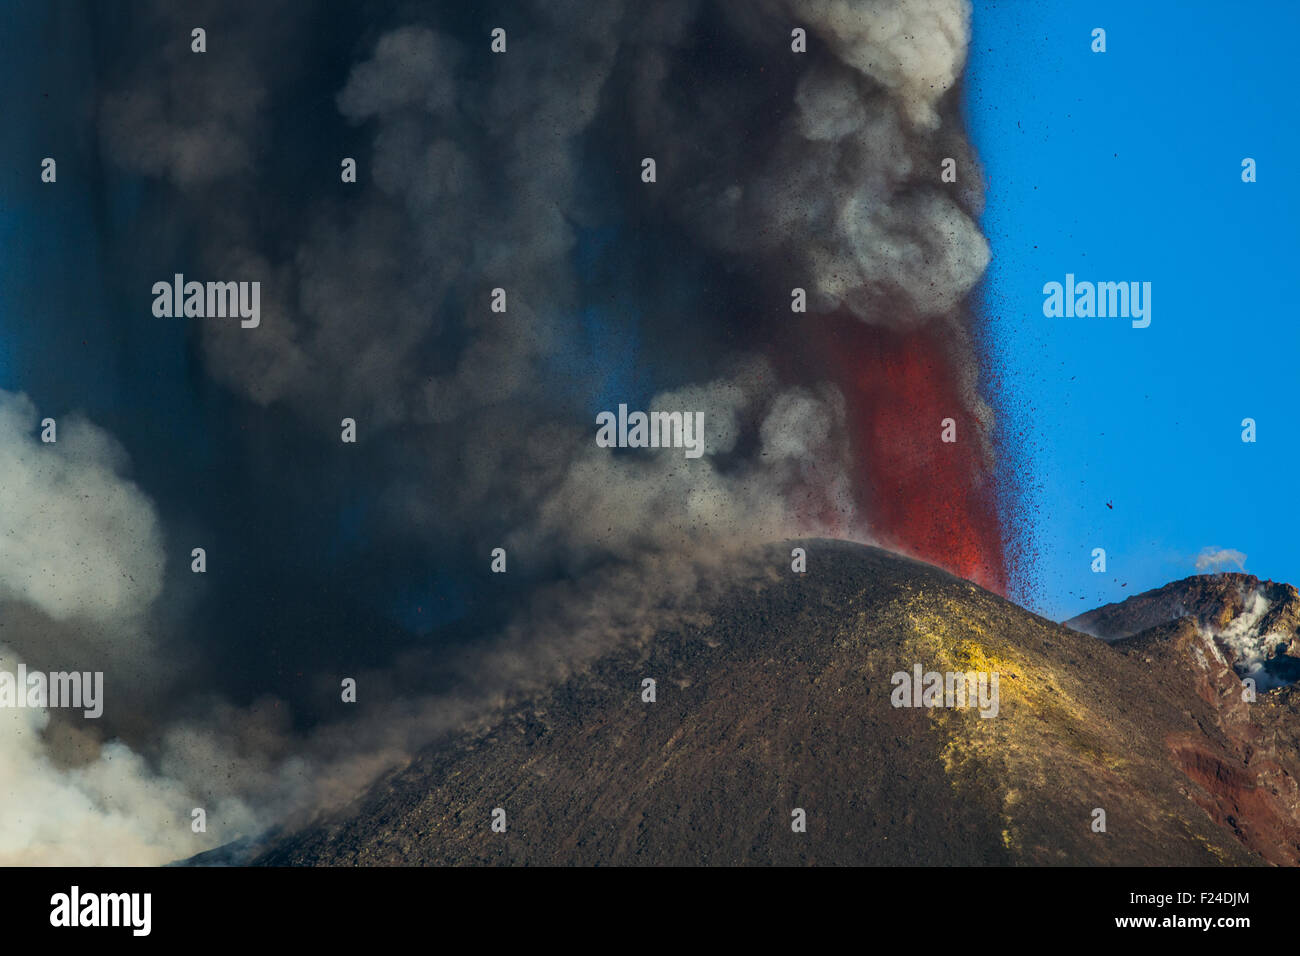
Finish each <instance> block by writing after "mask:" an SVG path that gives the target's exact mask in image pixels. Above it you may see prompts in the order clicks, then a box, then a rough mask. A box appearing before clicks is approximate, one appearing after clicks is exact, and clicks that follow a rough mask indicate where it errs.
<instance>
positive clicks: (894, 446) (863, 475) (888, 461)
mask: <svg viewBox="0 0 1300 956" xmlns="http://www.w3.org/2000/svg"><path fill="white" fill-rule="evenodd" d="M819 326H820V330H819V331H818V332H817V333H815V334H817V335H818V336H819V337H820V338H821V339H822V347H823V349H824V351H825V355H826V362H827V364H828V365H829V367H830V368H831V369H832V371H833V373H834V376H835V380H836V383H837V384H838V385H839V387H840V389H841V390H842V391H843V393H844V398H845V402H846V404H847V408H848V415H849V427H850V429H851V433H852V439H853V442H854V445H855V447H854V458H855V461H857V462H858V463H859V468H858V473H857V474H856V475H855V476H854V477H855V479H856V482H855V484H856V488H857V492H858V496H859V501H860V504H861V506H862V508H863V509H864V511H865V512H866V513H867V515H868V516H869V520H870V521H871V529H872V532H873V533H874V535H875V536H876V537H877V538H878V539H879V540H880V541H881V542H882V543H883V544H886V545H888V546H892V547H894V548H896V549H898V550H899V551H902V552H905V553H908V554H912V555H914V556H915V557H918V558H920V559H922V560H923V561H928V562H930V563H931V564H937V565H939V566H940V567H943V568H946V569H948V570H949V571H951V572H952V573H954V574H957V575H960V576H961V577H964V578H967V579H969V580H971V581H974V582H975V583H977V584H979V585H982V586H983V587H986V588H988V589H989V590H991V591H996V592H997V593H999V594H1005V592H1006V583H1007V568H1006V557H1005V551H1004V548H1003V542H1002V532H1001V526H1000V523H999V520H998V510H997V499H996V495H995V493H994V488H993V486H992V476H991V474H990V473H989V470H988V467H987V465H986V463H985V452H984V449H985V447H986V445H987V438H986V436H985V435H984V434H983V427H982V425H981V424H980V422H979V421H978V420H977V419H976V418H975V417H974V415H973V414H972V413H971V410H970V409H968V408H967V407H966V406H965V404H964V402H963V400H962V397H961V389H960V381H961V379H960V376H959V374H958V369H956V368H955V367H953V364H952V360H951V358H950V357H949V356H950V352H949V350H948V349H946V348H945V347H944V345H943V343H942V342H941V340H940V334H941V333H939V332H938V331H936V330H926V329H917V330H912V331H907V332H899V331H894V330H889V329H884V328H880V327H878V326H870V325H866V324H864V323H862V322H860V321H858V320H857V319H854V318H851V317H847V316H844V317H840V316H837V317H834V318H832V319H831V320H830V321H826V320H825V319H824V318H823V320H822V321H821V322H820V323H819ZM945 418H951V419H953V420H954V421H955V422H956V438H957V440H956V441H955V442H951V443H948V442H943V441H941V440H940V435H941V432H942V424H941V423H942V422H943V420H944V419H945Z"/></svg>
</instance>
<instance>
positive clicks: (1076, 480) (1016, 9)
mask: <svg viewBox="0 0 1300 956" xmlns="http://www.w3.org/2000/svg"><path fill="white" fill-rule="evenodd" d="M975 8H976V9H975V18H974V37H973V42H972V47H971V62H970V81H969V89H968V92H967V109H968V116H969V121H970V124H971V132H972V136H973V138H974V141H975V145H976V148H977V150H978V152H979V155H980V158H981V161H982V162H983V164H984V176H985V180H986V183H987V185H988V204H987V208H986V212H985V217H984V227H985V230H986V232H987V234H988V236H989V240H990V243H991V244H992V248H993V257H994V258H993V262H992V265H991V267H990V269H989V272H988V275H987V278H986V282H985V286H984V289H983V290H982V296H983V299H984V306H985V308H986V310H987V317H988V318H987V321H988V322H989V323H990V332H991V338H992V347H993V353H994V354H993V364H994V366H995V367H996V368H997V369H998V375H999V378H1000V387H999V390H998V392H997V393H996V394H995V395H994V398H995V400H996V402H997V405H998V410H999V412H1000V423H1001V424H1000V427H1001V428H1002V429H1003V436H1004V437H1005V438H1006V439H1008V441H1007V442H1006V443H1005V445H1004V457H1003V460H1002V463H1003V466H1004V468H1005V469H1006V470H1007V472H1006V473H1007V474H1008V475H1013V474H1014V475H1019V476H1022V478H1021V482H1022V485H1023V489H1024V493H1023V495H1022V498H1021V504H1022V508H1023V510H1022V514H1023V515H1024V517H1025V519H1026V528H1025V531H1024V533H1023V535H1022V537H1021V544H1022V546H1023V547H1024V549H1025V552H1026V554H1027V556H1028V560H1029V561H1030V562H1031V568H1032V571H1031V576H1030V579H1029V580H1028V582H1027V588H1026V590H1025V591H1024V592H1022V593H1021V594H1019V595H1018V596H1019V597H1020V598H1022V599H1025V600H1026V602H1027V603H1028V604H1029V605H1030V606H1031V607H1033V608H1034V609H1035V610H1038V611H1040V612H1041V613H1044V614H1046V615H1048V616H1051V617H1057V618H1060V617H1065V616H1070V615H1073V614H1075V613H1079V612H1080V611H1083V610H1085V609H1087V608H1090V607H1092V606H1094V605H1096V604H1099V603H1104V602H1106V601H1112V600H1120V599H1122V598H1123V597H1125V596H1127V595H1130V594H1134V593H1136V592H1139V591H1142V590H1145V589H1148V588H1152V587H1157V586H1159V585H1161V584H1164V583H1167V582H1168V581H1170V580H1174V579H1177V578H1180V577H1183V576H1186V575H1188V574H1192V573H1195V556H1196V555H1197V554H1198V552H1200V551H1201V549H1202V548H1206V547H1216V546H1217V547H1220V548H1231V549H1236V550H1238V551H1241V552H1244V553H1245V554H1246V556H1247V558H1246V569H1247V570H1248V571H1250V572H1252V573H1254V574H1258V575H1259V576H1260V577H1271V578H1273V579H1275V580H1286V581H1289V582H1291V583H1296V584H1300V546H1298V541H1297V539H1298V538H1300V535H1298V534H1297V532H1298V531H1300V527H1297V525H1298V524H1300V521H1298V519H1297V512H1296V510H1295V507H1294V504H1293V501H1292V497H1293V488H1294V487H1295V478H1296V475H1297V474H1298V473H1300V443H1298V442H1297V440H1296V426H1295V422H1296V416H1297V412H1298V411H1300V409H1298V408H1297V405H1298V404H1300V403H1298V402H1297V384H1298V383H1300V376H1297V373H1296V363H1297V359H1298V358H1300V327H1298V326H1297V317H1296V315H1295V313H1294V311H1293V310H1292V308H1291V299H1290V298H1289V294H1290V291H1289V287H1290V285H1291V283H1292V281H1293V280H1292V275H1293V274H1294V270H1295V265H1296V254H1297V245H1298V243H1297V232H1296V218H1297V212H1298V207H1300V179H1298V178H1297V170H1296V168H1295V159H1296V157H1297V155H1300V135H1298V134H1297V128H1296V122H1295V119H1294V117H1295V108H1294V102H1293V101H1292V99H1291V97H1292V95H1293V93H1292V90H1293V78H1292V76H1291V73H1292V58H1293V56H1294V54H1293V49H1292V48H1293V45H1294V37H1295V35H1296V31H1297V27H1300V4H1293V3H1272V4H1268V3H1266V4H1262V5H1261V4H1253V5H1251V6H1249V7H1243V8H1240V10H1239V12H1230V8H1227V7H1224V6H1223V5H1222V4H1214V3H1211V2H1187V0H1180V2H1178V3H1172V2H1159V3H1143V4H1134V3H1132V2H1129V0H1122V2H1100V3H1090V4H1088V5H1087V9H1084V8H1083V6H1082V5H1078V4H1068V5H1067V4H1065V3H1046V4H1037V3H1028V2H1011V3H995V2H987V0H976V3H975ZM1096 27H1102V28H1104V29H1105V30H1106V39H1107V52H1105V53H1093V52H1092V51H1091V49H1090V46H1091V34H1092V30H1093V29H1094V28H1096ZM1245 157H1251V158H1253V159H1255V160H1256V161H1257V163H1258V181H1257V182H1256V183H1253V184H1245V183H1243V182H1242V181H1241V161H1242V159H1243V158H1245ZM1067 272H1073V273H1074V274H1075V275H1076V277H1077V278H1078V279H1080V280H1082V279H1090V280H1100V281H1108V280H1114V281H1120V280H1129V281H1132V280H1141V281H1149V282H1151V283H1152V284H1153V289H1152V322H1151V325H1150V327H1149V328H1146V329H1134V328H1132V327H1131V326H1130V323H1129V322H1128V321H1126V320H1123V319H1098V318H1046V317H1044V315H1043V311H1042V305H1043V293H1042V287H1043V284H1044V283H1046V282H1049V281H1053V280H1055V281H1058V282H1061V281H1064V277H1065V274H1066V273H1067ZM1246 417H1251V418H1254V419H1255V420H1256V421H1257V422H1258V441H1257V442H1256V443H1255V444H1245V443H1243V442H1242V440H1241V431H1242V429H1241V424H1240V423H1241V421H1242V419H1243V418H1246ZM1021 435H1022V436H1023V437H1021V438H1017V436H1021ZM1108 503H1109V504H1110V505H1112V506H1113V507H1107V504H1108ZM1095 547H1101V548H1105V549H1106V553H1107V564H1108V568H1107V573H1104V574H1096V573H1093V572H1092V571H1091V570H1090V563H1091V552H1092V549H1093V548H1095ZM1123 584H1127V587H1122V586H1121V585H1123Z"/></svg>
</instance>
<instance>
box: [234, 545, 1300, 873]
mask: <svg viewBox="0 0 1300 956" xmlns="http://www.w3.org/2000/svg"><path fill="white" fill-rule="evenodd" d="M806 547H807V548H808V553H809V556H808V571H807V573H805V574H795V573H792V572H791V571H790V566H789V553H790V548H789V546H788V545H786V546H774V547H772V548H770V549H769V550H768V551H767V552H766V553H764V554H763V555H761V558H762V560H763V561H765V562H766V564H767V565H768V566H770V569H771V570H770V573H768V574H767V575H766V576H765V577H763V578H762V579H761V580H759V581H758V582H757V583H754V582H753V580H751V579H747V580H745V581H744V582H742V583H738V584H736V585H735V586H734V587H733V588H731V589H730V591H729V593H728V595H727V596H726V597H725V598H723V599H721V600H719V601H717V602H716V604H715V605H714V606H712V607H710V608H708V612H709V616H708V621H709V623H707V624H705V625H700V626H695V627H691V628H688V629H678V630H664V631H661V632H659V633H658V634H657V635H656V636H655V638H654V639H653V640H652V641H650V642H649V643H648V644H646V645H644V646H643V647H639V648H636V649H626V650H623V651H619V652H614V653H610V654H609V655H608V656H606V657H604V658H602V659H601V660H599V661H598V662H597V663H596V664H595V665H594V666H593V667H591V668H590V669H588V670H586V671H585V672H583V673H581V674H578V675H576V676H574V677H572V678H570V679H569V680H568V681H566V682H565V683H563V684H560V685H558V686H556V687H554V688H552V689H551V690H549V691H548V692H546V693H544V694H542V695H540V696H536V697H534V698H532V699H530V700H526V701H522V702H520V703H519V704H518V705H517V706H515V707H514V708H513V709H511V710H509V711H508V712H507V713H506V714H505V716H504V717H503V718H502V719H501V720H499V721H498V722H497V723H496V724H495V726H493V727H492V728H491V729H490V730H489V731H487V732H485V733H478V734H466V735H463V736H461V737H460V738H459V739H455V740H453V741H451V742H449V743H443V744H439V745H437V746H433V747H430V748H428V749H427V750H425V751H424V752H422V753H419V754H418V755H416V756H415V757H414V759H412V760H411V761H410V763H409V764H408V765H406V766H404V767H402V768H400V769H398V770H395V771H393V772H391V773H389V774H388V775H387V776H385V777H384V778H382V779H380V780H379V781H377V782H376V783H375V784H374V785H373V786H372V787H371V788H370V789H369V790H368V791H367V792H366V793H364V794H363V795H362V796H361V797H360V798H358V799H357V800H356V801H355V802H354V803H353V804H352V805H351V806H349V807H347V808H346V809H345V810H343V811H341V812H338V813H335V814H332V815H329V816H327V817H325V818H323V819H319V820H317V821H315V822H314V823H313V824H311V825H310V826H308V827H306V828H305V829H302V830H300V831H299V832H296V833H292V834H289V835H286V836H283V837H281V838H280V839H278V840H277V841H275V842H274V843H273V844H272V845H271V847H270V849H269V850H267V851H266V852H265V853H263V854H262V855H261V857H260V858H259V859H258V861H257V862H260V863H262V864H270V865H302V864H305V865H350V864H363V865H375V864H378V865H383V864H534V865H554V864H560V865H567V864H650V865H655V864H687V865H689V864H714V865H718V864H723V865H732V864H793V865H803V864H956V865H968V864H1137V865H1161V864H1172V865H1185V864H1219V863H1226V864H1249V863H1264V862H1274V863H1295V862H1296V860H1297V858H1300V836H1298V835H1297V828H1296V799H1295V791H1296V787H1295V783H1294V780H1295V775H1296V767H1295V763H1296V757H1295V754H1296V749H1295V739H1296V735H1297V732H1296V730H1295V728H1297V726H1298V725H1300V724H1298V722H1297V721H1296V720H1295V719H1294V703H1293V702H1292V699H1291V698H1292V696H1294V695H1292V694H1291V693H1290V692H1289V691H1287V690H1282V691H1276V692H1273V693H1271V694H1266V695H1263V696H1262V697H1261V699H1260V700H1259V701H1257V702H1255V703H1253V704H1248V703H1245V702H1244V701H1242V699H1241V685H1240V681H1239V680H1238V679H1237V677H1236V675H1235V674H1234V673H1233V671H1232V669H1231V668H1230V667H1228V666H1227V664H1226V663H1224V662H1223V661H1222V660H1221V659H1219V658H1216V656H1215V653H1214V648H1213V646H1212V645H1209V644H1206V643H1205V642H1204V640H1203V636H1202V634H1201V632H1200V631H1199V630H1198V628H1196V627H1195V626H1191V625H1189V624H1186V623H1182V624H1179V623H1177V622H1175V623H1174V624H1168V623H1167V622H1164V626H1165V630H1164V631H1159V632H1152V633H1150V634H1147V635H1144V637H1143V638H1142V639H1140V640H1134V641H1129V642H1121V643H1120V644H1117V645H1114V646H1112V645H1109V644H1107V643H1104V642H1102V641H1099V640H1097V639H1096V638H1094V637H1090V636H1088V635H1085V634H1081V633H1078V632H1076V631H1074V630H1071V629H1069V628H1066V627H1063V626H1061V625H1059V624H1055V623H1053V622H1051V621H1048V620H1045V619H1043V618H1041V617H1038V616H1036V615H1034V614H1031V613H1029V612H1028V611H1025V610H1023V609H1022V608H1020V607H1017V606H1016V605H1014V604H1012V603H1010V602H1008V601H1006V600H1003V599H1002V598H1000V597H997V596H996V595H993V594H991V593H989V592H987V591H984V590H982V589H980V588H979V587H976V586H975V585H973V584H971V583H969V582H967V581H963V580H961V579H958V578H956V577H953V576H951V575H949V574H947V573H945V572H943V571H941V570H939V569H937V568H934V567H931V566H929V565H925V564H921V563H918V562H915V561H911V560H908V559H905V558H901V557H898V556H897V555H894V554H890V553H888V552H885V551H881V550H878V549H874V548H868V547H862V546H858V545H852V544H846V543H842V542H832V541H813V542H808V543H807V544H806ZM1103 610H1104V609H1103ZM1147 630H1149V628H1147ZM1198 655H1199V662H1198ZM914 664H921V665H922V666H923V667H924V669H925V670H927V671H930V670H938V671H963V672H965V671H996V672H997V673H998V674H999V698H1000V700H999V704H1000V708H999V713H998V715H997V716H996V717H993V718H981V717H980V716H979V714H978V712H977V711H975V710H973V709H945V708H933V709H926V708H897V707H894V706H892V704H891V701H890V692H891V690H892V687H891V675H893V674H894V673H895V672H897V671H910V670H911V669H912V667H913V665H914ZM646 677H653V678H654V679H655V680H656V681H657V694H658V700H657V702H655V703H643V702H642V700H641V697H640V686H641V681H642V679H643V678H646ZM1288 748H1289V750H1288ZM496 807H501V808H504V809H505V811H506V814H507V822H508V827H509V828H508V832H506V833H494V832H492V829H491V827H490V822H491V818H492V812H493V809H494V808H496ZM795 808H802V809H803V810H805V811H806V813H807V832H806V833H794V832H792V831H791V825H790V822H791V811H792V810H794V809H795ZM1094 808H1101V809H1103V810H1104V811H1105V814H1106V832H1104V833H1098V832H1093V830H1092V822H1093V819H1094V817H1093V811H1094Z"/></svg>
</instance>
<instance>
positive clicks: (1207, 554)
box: [1196, 546, 1246, 574]
mask: <svg viewBox="0 0 1300 956" xmlns="http://www.w3.org/2000/svg"><path fill="white" fill-rule="evenodd" d="M1229 566H1231V567H1235V568H1236V569H1237V570H1238V571H1244V570H1246V556H1245V555H1244V554H1242V553H1241V552H1240V551H1236V550H1234V549H1232V548H1217V547H1213V546H1211V547H1206V548H1202V549H1201V553H1200V554H1198V555H1197V556H1196V570H1197V571H1198V572H1199V573H1201V574H1208V573H1213V572H1216V571H1222V570H1223V569H1225V568H1227V567H1229Z"/></svg>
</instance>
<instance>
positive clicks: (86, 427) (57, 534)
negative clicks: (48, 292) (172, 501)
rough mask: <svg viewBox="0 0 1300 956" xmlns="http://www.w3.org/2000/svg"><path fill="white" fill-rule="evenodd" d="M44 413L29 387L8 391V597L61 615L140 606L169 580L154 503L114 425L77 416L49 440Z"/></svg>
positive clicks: (4, 449)
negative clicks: (112, 431)
mask: <svg viewBox="0 0 1300 956" xmlns="http://www.w3.org/2000/svg"><path fill="white" fill-rule="evenodd" d="M39 422H40V416H39V415H38V414H37V411H36V406H35V405H34V404H33V403H32V401H31V400H30V399H29V398H27V396H25V395H19V394H14V393H11V392H4V391H0V495H2V496H3V499H4V509H3V511H0V603H2V602H7V601H24V602H27V603H29V604H31V605H34V606H35V607H37V608H39V609H40V610H41V611H42V612H44V613H45V614H46V615H48V616H49V617H51V618H53V619H54V620H56V621H62V620H66V619H68V618H73V617H78V618H87V619H90V620H91V621H94V622H96V623H100V624H106V623H115V622H120V621H121V620H122V619H123V618H125V617H130V616H132V615H135V614H138V613H140V612H141V611H143V610H145V609H146V608H147V607H148V605H149V604H150V603H151V602H152V601H153V600H154V599H155V598H156V597H157V596H158V594H159V592H160V591H161V590H162V575H163V558H162V541H161V533H160V530H159V524H158V517H157V515H156V514H155V513H154V509H153V505H152V503H151V502H150V501H149V499H148V497H147V496H145V494H144V493H143V492H142V491H141V490H140V489H139V488H137V487H136V486H135V485H134V484H133V483H132V482H131V481H130V480H129V479H127V478H126V477H125V476H124V474H123V472H124V470H125V467H126V456H125V454H124V452H123V451H122V449H121V447H120V446H119V445H118V444H117V442H116V441H115V440H114V439H113V438H112V436H110V435H109V434H108V433H107V432H104V431H103V430H102V429H100V428H97V427H96V426H95V425H93V424H91V423H89V422H87V421H85V420H84V419H82V418H80V417H76V416H72V417H68V418H65V419H64V420H62V421H59V422H57V429H58V431H57V439H58V440H57V441H56V442H54V443H44V442H42V441H41V440H40V438H39V437H38V431H39V430H40V429H39Z"/></svg>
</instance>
